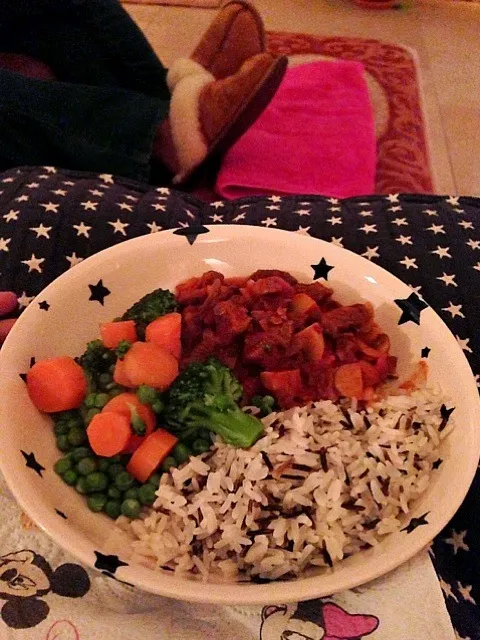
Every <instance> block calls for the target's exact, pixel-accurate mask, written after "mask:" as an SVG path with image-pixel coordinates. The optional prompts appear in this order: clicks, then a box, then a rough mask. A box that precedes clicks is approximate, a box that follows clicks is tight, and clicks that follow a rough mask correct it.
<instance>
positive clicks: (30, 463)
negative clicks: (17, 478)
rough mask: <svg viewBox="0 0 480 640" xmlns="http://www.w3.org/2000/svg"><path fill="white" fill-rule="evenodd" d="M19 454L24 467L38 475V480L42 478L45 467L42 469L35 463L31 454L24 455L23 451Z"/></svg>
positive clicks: (33, 455)
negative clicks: (23, 460)
mask: <svg viewBox="0 0 480 640" xmlns="http://www.w3.org/2000/svg"><path fill="white" fill-rule="evenodd" d="M20 453H21V454H22V456H23V457H24V458H25V466H26V467H28V468H29V469H33V471H35V473H38V475H39V476H40V478H43V476H42V471H45V467H42V465H41V464H40V463H39V462H38V461H37V459H36V458H35V454H34V453H33V452H32V453H26V452H25V451H23V449H20Z"/></svg>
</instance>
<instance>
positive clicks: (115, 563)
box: [94, 551, 128, 576]
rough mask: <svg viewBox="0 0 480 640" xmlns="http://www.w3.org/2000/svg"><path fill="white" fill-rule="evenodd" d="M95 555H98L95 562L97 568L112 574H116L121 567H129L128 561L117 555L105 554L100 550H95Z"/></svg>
mask: <svg viewBox="0 0 480 640" xmlns="http://www.w3.org/2000/svg"><path fill="white" fill-rule="evenodd" d="M95 557H96V560H95V564H94V567H95V569H100V571H106V572H107V573H109V574H111V575H112V576H113V575H115V572H116V571H117V569H119V568H120V567H128V563H127V562H123V560H120V558H119V557H118V556H115V555H110V556H109V555H104V554H103V553H100V551H95Z"/></svg>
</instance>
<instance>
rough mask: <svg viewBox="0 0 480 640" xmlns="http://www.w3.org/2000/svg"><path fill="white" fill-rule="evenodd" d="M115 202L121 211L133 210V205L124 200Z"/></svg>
mask: <svg viewBox="0 0 480 640" xmlns="http://www.w3.org/2000/svg"><path fill="white" fill-rule="evenodd" d="M117 204H118V206H119V207H120V209H121V210H122V211H133V206H132V205H131V204H127V203H126V202H117Z"/></svg>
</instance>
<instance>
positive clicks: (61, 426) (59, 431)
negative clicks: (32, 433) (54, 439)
mask: <svg viewBox="0 0 480 640" xmlns="http://www.w3.org/2000/svg"><path fill="white" fill-rule="evenodd" d="M69 429H70V427H69V426H68V422H64V421H63V420H62V421H61V422H57V423H56V424H55V426H54V427H53V433H54V434H55V435H56V436H65V435H66V434H67V433H68V431H69Z"/></svg>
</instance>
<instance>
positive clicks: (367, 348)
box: [357, 333, 390, 358]
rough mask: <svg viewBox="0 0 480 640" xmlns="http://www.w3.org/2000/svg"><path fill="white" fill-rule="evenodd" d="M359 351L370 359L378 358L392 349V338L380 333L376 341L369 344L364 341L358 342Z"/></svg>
mask: <svg viewBox="0 0 480 640" xmlns="http://www.w3.org/2000/svg"><path fill="white" fill-rule="evenodd" d="M357 344H358V347H359V349H360V350H361V351H362V352H363V353H364V354H365V355H366V356H368V357H369V358H378V357H380V356H381V355H383V354H384V353H388V351H389V349H390V338H389V337H388V336H387V334H386V333H380V334H379V335H377V336H376V337H375V339H374V340H373V341H372V342H371V343H370V344H367V343H366V342H364V341H363V340H357Z"/></svg>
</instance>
